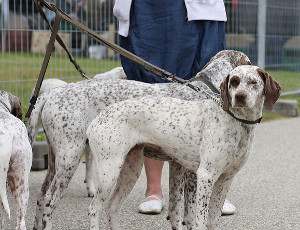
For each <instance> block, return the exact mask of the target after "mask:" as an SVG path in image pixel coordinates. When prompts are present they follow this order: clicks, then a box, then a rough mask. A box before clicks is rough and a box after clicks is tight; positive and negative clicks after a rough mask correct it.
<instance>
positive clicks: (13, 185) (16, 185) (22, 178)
mask: <svg viewBox="0 0 300 230" xmlns="http://www.w3.org/2000/svg"><path fill="white" fill-rule="evenodd" d="M28 154H31V153H30V152H29V153H28ZM28 154H27V153H22V154H20V155H21V157H23V156H28ZM30 166H31V158H30V162H27V161H26V160H25V161H24V159H22V160H21V159H13V160H12V161H11V163H10V167H9V170H8V175H7V177H8V180H7V181H8V185H9V187H10V190H11V192H12V194H13V196H14V198H15V200H16V203H17V207H18V218H17V227H16V230H26V225H25V215H26V210H27V205H28V199H29V182H28V177H29V173H30Z"/></svg>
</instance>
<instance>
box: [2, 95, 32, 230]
mask: <svg viewBox="0 0 300 230" xmlns="http://www.w3.org/2000/svg"><path fill="white" fill-rule="evenodd" d="M19 118H20V119H21V118H22V113H21V103H20V100H19V98H18V97H16V96H14V95H12V94H10V93H7V92H5V91H0V156H1V161H0V198H1V201H2V206H3V207H4V210H5V212H6V213H7V215H8V217H9V218H10V208H9V204H8V200H7V193H6V189H7V188H6V183H8V186H9V188H10V190H11V192H12V194H13V196H14V197H15V199H16V203H17V207H18V218H17V227H16V229H17V230H26V225H25V215H26V209H27V204H28V198H29V184H28V176H29V173H30V168H31V161H32V150H31V146H30V143H29V139H28V136H27V130H26V127H25V125H24V124H23V122H22V121H21V120H20V119H19ZM1 229H5V228H3V226H2V228H1Z"/></svg>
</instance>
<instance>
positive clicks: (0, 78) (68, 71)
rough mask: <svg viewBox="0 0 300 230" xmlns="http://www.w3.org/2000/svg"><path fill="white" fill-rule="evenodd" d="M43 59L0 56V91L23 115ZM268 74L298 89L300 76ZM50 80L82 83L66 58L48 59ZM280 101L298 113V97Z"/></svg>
mask: <svg viewBox="0 0 300 230" xmlns="http://www.w3.org/2000/svg"><path fill="white" fill-rule="evenodd" d="M43 57H44V56H43V55H38V54H31V53H10V54H9V53H0V89H1V90H6V91H9V92H11V93H13V94H15V95H17V96H20V97H21V99H22V105H23V111H24V112H25V111H27V108H28V105H29V99H30V95H31V92H32V89H33V87H34V86H35V83H36V80H37V77H38V74H39V71H40V67H41V64H42V61H43ZM76 60H77V61H78V63H79V64H80V66H81V67H82V69H83V70H84V71H86V73H87V75H88V76H90V77H92V76H93V75H94V74H96V73H101V72H105V71H107V70H110V69H112V68H114V67H116V66H120V63H119V61H114V60H110V59H105V60H96V59H89V58H84V57H80V58H76ZM269 73H270V74H271V75H272V76H273V78H274V79H276V80H277V81H278V82H279V83H280V85H281V86H282V89H283V92H285V91H290V90H295V89H300V72H291V71H269ZM50 76H51V77H58V78H60V79H63V80H65V81H67V82H72V81H73V82H76V81H79V80H81V79H82V78H81V76H80V75H79V74H78V73H77V72H76V70H75V69H74V68H73V66H72V64H71V63H70V62H69V59H68V58H67V57H65V56H57V55H54V56H53V57H52V58H51V59H50V63H49V66H48V69H47V72H46V75H45V77H46V78H49V77H50ZM283 98H285V99H295V100H297V101H298V107H299V111H300V97H299V96H287V97H283ZM282 118H285V117H284V116H281V115H278V114H274V113H270V112H265V113H264V121H269V120H274V119H282Z"/></svg>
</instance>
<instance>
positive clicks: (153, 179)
mask: <svg viewBox="0 0 300 230" xmlns="http://www.w3.org/2000/svg"><path fill="white" fill-rule="evenodd" d="M163 165H164V162H163V161H159V160H154V159H151V158H148V157H144V166H145V172H146V177H147V189H146V194H145V196H146V199H145V200H144V201H143V202H142V203H141V204H140V205H139V208H138V209H139V212H140V213H144V214H159V213H161V211H162V209H163V195H162V189H161V175H162V169H163Z"/></svg>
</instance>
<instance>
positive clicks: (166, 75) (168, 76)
mask: <svg viewBox="0 0 300 230" xmlns="http://www.w3.org/2000/svg"><path fill="white" fill-rule="evenodd" d="M34 2H35V4H36V6H37V8H38V10H39V12H40V13H41V15H42V17H43V18H44V20H45V21H46V22H47V24H48V26H49V28H50V29H51V32H52V33H51V36H50V40H49V44H48V46H47V52H46V55H45V57H44V62H43V65H42V68H41V71H40V75H39V78H38V81H37V84H36V87H35V91H34V95H33V96H32V98H31V100H30V106H29V109H28V111H27V113H26V118H29V117H30V114H31V112H32V110H33V108H34V105H35V103H36V100H37V97H38V94H39V90H40V87H41V84H42V81H43V79H44V76H45V72H46V69H47V66H48V63H49V60H50V57H51V53H52V51H53V49H54V42H55V39H56V40H57V41H58V42H59V44H60V45H61V46H62V47H63V49H64V50H65V51H66V52H67V54H68V56H69V59H70V61H71V62H72V63H73V65H74V66H75V68H76V69H77V70H78V72H80V74H81V75H82V76H83V77H84V78H87V77H86V75H85V74H84V72H83V71H82V70H81V68H80V66H79V65H78V64H77V63H76V61H75V59H74V58H73V56H72V55H71V53H70V52H69V50H68V49H67V47H66V45H65V44H64V42H63V40H62V39H61V38H60V36H59V35H58V34H57V33H58V27H59V23H60V20H61V19H63V20H65V21H67V22H68V23H70V24H71V25H73V26H75V27H77V28H79V29H80V30H81V31H83V32H85V33H87V34H88V35H90V36H91V37H93V38H94V39H95V40H97V41H99V42H101V43H102V44H104V45H105V46H106V47H108V48H110V49H112V50H114V51H115V52H117V53H119V54H121V55H122V56H124V57H126V58H128V59H129V60H131V61H133V62H134V63H136V64H138V65H141V66H142V67H143V68H145V69H146V70H147V71H149V72H151V73H153V74H155V75H158V76H160V77H161V78H163V79H164V80H167V81H169V82H176V83H180V84H184V85H186V86H188V87H190V88H191V89H193V90H195V91H196V92H199V91H202V90H201V89H200V88H199V87H197V86H194V85H192V84H190V82H189V81H186V80H184V79H182V78H179V77H177V76H176V75H175V74H172V73H170V72H168V71H166V70H164V69H161V68H159V67H157V66H155V65H153V64H151V63H149V62H147V61H146V60H144V59H142V58H140V57H138V56H136V55H135V54H133V53H131V52H129V51H127V50H125V49H123V48H122V47H120V46H118V45H116V44H114V43H111V42H109V41H107V40H106V39H104V38H103V37H102V36H100V35H99V34H97V33H95V32H94V31H92V30H91V29H89V28H88V27H87V26H85V25H84V24H82V23H80V22H79V21H77V20H75V19H74V18H72V17H70V16H69V15H67V14H66V13H65V12H63V11H62V10H61V9H59V8H58V7H57V6H56V5H55V4H52V3H50V4H49V3H48V2H47V1H45V0H34ZM42 6H44V7H46V8H47V9H48V10H51V11H53V12H55V13H56V17H55V22H54V26H53V28H52V27H51V25H50V23H49V22H48V19H47V17H46V15H45V13H44V11H43V9H42ZM201 81H203V82H204V83H205V84H206V85H207V86H208V87H209V88H210V89H211V90H212V92H213V94H215V95H218V96H219V95H220V92H219V90H218V89H217V88H216V87H215V86H214V85H213V84H212V83H211V82H210V81H209V79H208V78H206V77H205V76H202V77H201ZM205 94H206V95H207V96H209V98H211V99H213V100H214V101H215V102H216V103H218V104H219V105H222V103H221V102H220V101H219V100H218V99H216V98H214V97H213V96H212V95H211V94H210V93H208V92H205ZM226 112H227V113H229V114H230V115H231V116H232V117H233V118H235V119H236V120H238V121H240V122H242V123H245V124H256V123H259V122H260V121H261V118H259V119H258V120H256V121H248V120H244V119H240V118H238V117H236V116H235V115H234V114H233V113H231V112H230V111H226Z"/></svg>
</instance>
